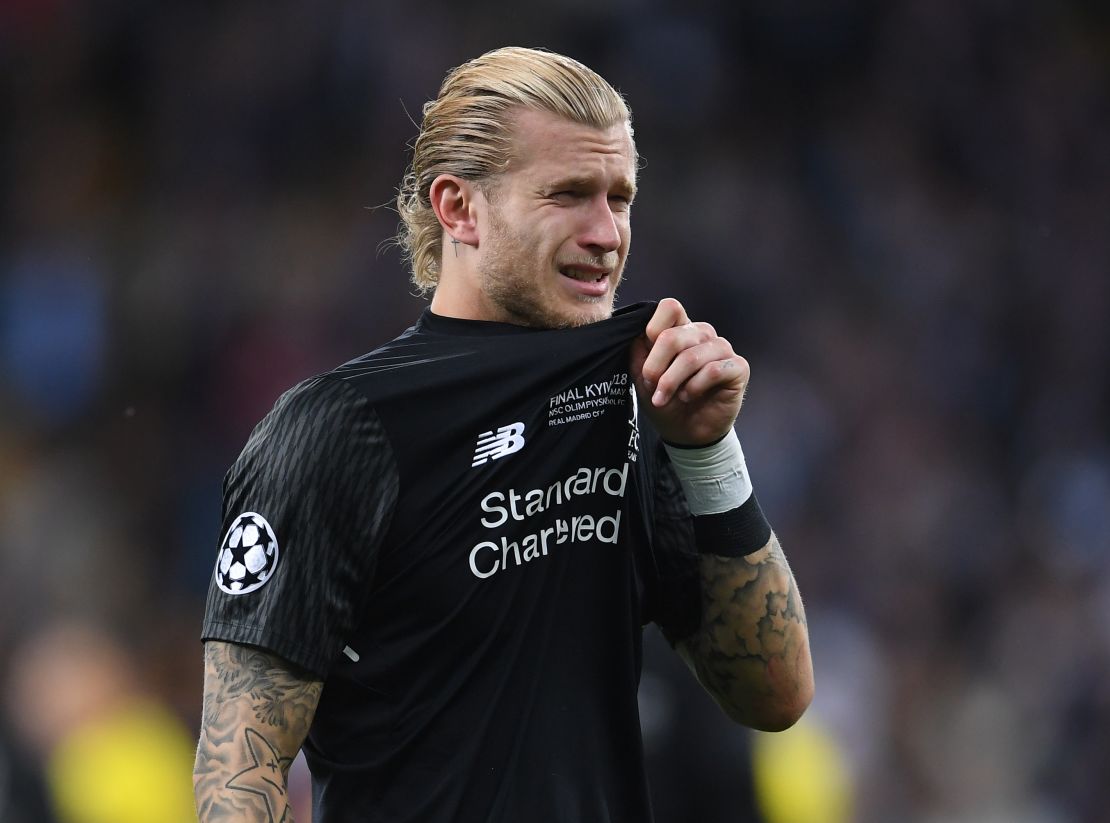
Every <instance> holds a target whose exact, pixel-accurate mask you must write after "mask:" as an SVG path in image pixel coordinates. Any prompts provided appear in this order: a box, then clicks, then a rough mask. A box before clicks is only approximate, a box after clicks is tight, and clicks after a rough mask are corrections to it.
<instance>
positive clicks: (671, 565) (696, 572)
mask: <svg viewBox="0 0 1110 823" xmlns="http://www.w3.org/2000/svg"><path fill="white" fill-rule="evenodd" d="M651 453H652V457H653V459H654V462H655V470H654V472H653V475H654V489H653V506H652V508H653V511H654V514H653V519H652V547H653V552H654V555H655V566H656V569H657V570H658V575H659V594H658V606H657V609H656V613H655V614H654V616H653V619H654V621H655V623H656V624H657V625H658V626H659V628H660V629H661V630H662V632H663V635H664V636H665V637H666V638H667V641H668V642H669V643H670V644H671V645H672V646H673V645H675V644H676V643H678V642H679V641H680V640H683V639H685V638H687V637H689V636H690V635H691V634H693V633H694V632H695V631H697V629H698V626H699V625H700V624H701V577H700V575H701V572H700V562H699V558H698V554H697V551H696V550H695V546H694V518H693V515H691V514H690V509H689V508H688V506H687V504H686V496H685V495H684V494H683V492H682V486H681V485H680V484H679V481H678V477H677V476H676V475H675V473H674V468H673V467H672V466H671V461H670V458H668V457H667V452H666V449H665V448H664V447H663V444H662V441H658V440H656V442H655V443H653V444H652V449H651Z"/></svg>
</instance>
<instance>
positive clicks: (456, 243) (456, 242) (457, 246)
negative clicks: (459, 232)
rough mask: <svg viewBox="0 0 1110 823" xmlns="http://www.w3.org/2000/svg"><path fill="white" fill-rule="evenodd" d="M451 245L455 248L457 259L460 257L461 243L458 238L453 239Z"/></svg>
mask: <svg viewBox="0 0 1110 823" xmlns="http://www.w3.org/2000/svg"><path fill="white" fill-rule="evenodd" d="M451 245H452V246H454V247H455V257H458V256H459V241H458V238H455V237H452V238H451Z"/></svg>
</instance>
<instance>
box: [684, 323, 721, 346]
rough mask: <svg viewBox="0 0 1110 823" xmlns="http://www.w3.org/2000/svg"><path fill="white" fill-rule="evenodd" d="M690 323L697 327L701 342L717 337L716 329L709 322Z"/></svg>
mask: <svg viewBox="0 0 1110 823" xmlns="http://www.w3.org/2000/svg"><path fill="white" fill-rule="evenodd" d="M690 325H691V326H693V327H694V328H695V329H697V331H698V337H699V339H700V340H701V342H703V343H704V342H706V341H708V340H715V339H717V330H716V329H715V328H713V326H711V325H710V324H709V323H691V324H690ZM722 339H723V338H722Z"/></svg>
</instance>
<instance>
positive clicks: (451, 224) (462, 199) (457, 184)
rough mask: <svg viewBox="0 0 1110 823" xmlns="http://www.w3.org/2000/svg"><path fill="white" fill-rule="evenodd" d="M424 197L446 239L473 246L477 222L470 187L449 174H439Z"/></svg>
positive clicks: (472, 190) (476, 234) (476, 239)
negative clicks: (429, 201) (428, 199)
mask: <svg viewBox="0 0 1110 823" xmlns="http://www.w3.org/2000/svg"><path fill="white" fill-rule="evenodd" d="M428 194H429V197H430V199H431V201H432V209H434V210H435V213H436V217H437V218H439V224H440V225H441V226H443V231H444V233H445V234H446V235H447V239H448V240H451V239H454V240H458V241H459V242H460V243H466V244H467V245H468V246H477V245H478V220H477V211H476V209H475V207H474V206H475V203H474V194H475V192H474V185H473V184H472V183H470V182H469V181H467V180H463V179H462V178H461V177H456V176H455V175H453V174H441V175H440V176H439V177H437V178H436V179H435V180H433V181H432V186H431V189H430V190H429V192H428Z"/></svg>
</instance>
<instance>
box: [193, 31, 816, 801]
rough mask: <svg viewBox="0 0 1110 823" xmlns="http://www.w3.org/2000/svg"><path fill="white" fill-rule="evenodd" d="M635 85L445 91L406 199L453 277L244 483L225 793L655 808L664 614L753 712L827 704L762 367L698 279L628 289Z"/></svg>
mask: <svg viewBox="0 0 1110 823" xmlns="http://www.w3.org/2000/svg"><path fill="white" fill-rule="evenodd" d="M636 168H637V154H636V148H635V144H634V142H633V136H632V129H631V125H630V115H629V111H628V109H627V107H626V105H625V102H624V100H623V99H622V98H621V96H620V95H619V94H618V93H617V92H616V91H615V90H614V89H613V88H612V87H611V86H610V85H609V84H608V83H606V82H605V81H604V80H603V79H602V78H601V77H599V76H598V75H597V74H595V73H594V72H593V71H591V70H590V69H588V68H586V67H585V66H583V65H581V64H580V63H577V62H575V61H573V60H570V59H568V58H566V57H562V56H560V55H556V54H552V53H550V52H545V51H536V50H530V49H520V48H506V49H500V50H497V51H494V52H491V53H489V54H486V55H483V56H482V57H479V58H477V59H475V60H472V61H470V62H468V63H465V64H463V65H462V66H460V67H458V68H457V69H455V70H453V71H452V72H450V73H449V74H448V75H447V77H446V79H445V80H444V83H443V85H442V87H441V89H440V93H439V95H438V97H437V98H436V99H435V100H434V101H432V102H430V103H429V104H428V105H427V106H425V109H424V117H423V123H422V126H421V130H420V134H419V137H418V139H417V141H416V143H415V146H414V152H413V160H412V166H411V168H410V170H409V172H408V174H407V175H406V177H405V179H404V181H403V183H402V187H401V192H400V195H399V198H398V205H399V208H400V212H401V215H402V218H403V220H404V227H403V230H402V238H401V240H402V244H403V246H404V248H405V249H406V250H407V252H408V254H409V257H410V259H411V263H412V267H413V279H414V281H415V283H416V284H417V285H418V286H419V287H421V288H422V289H424V290H425V291H426V292H428V293H431V295H432V297H431V305H430V307H429V308H428V309H426V310H425V311H424V313H423V314H422V315H421V317H420V318H419V319H418V321H417V322H416V324H415V325H414V326H413V327H412V328H410V329H409V330H408V331H407V332H405V333H404V334H403V335H401V336H400V337H399V338H397V339H396V340H393V341H392V342H390V343H388V344H386V345H385V346H383V347H382V348H380V349H377V350H376V351H373V352H371V353H370V354H367V355H365V356H363V357H360V358H358V359H356V360H353V361H351V362H349V363H347V364H345V365H343V366H340V367H339V368H337V369H335V370H334V371H332V372H330V373H328V374H325V375H322V376H318V377H315V378H312V379H310V380H307V381H306V382H304V383H302V384H300V385H298V386H297V387H295V388H293V389H292V390H290V391H289V392H287V393H286V394H285V395H283V396H282V397H281V398H280V399H279V400H278V402H277V404H276V406H275V407H274V409H273V410H272V411H271V412H270V414H269V415H268V416H267V417H266V418H265V419H264V420H263V421H262V422H261V423H260V424H259V426H258V428H257V429H256V430H255V431H254V433H253V434H252V435H251V437H250V439H249V441H248V442H247V444H246V447H245V448H244V450H243V453H242V455H241V456H240V457H239V459H238V460H237V462H236V463H235V465H234V466H233V467H232V468H231V470H230V471H229V473H228V475H227V477H226V479H225V484H224V526H223V540H222V542H221V545H220V549H219V552H218V555H217V561H216V570H215V573H214V575H213V580H212V584H211V588H210V592H209V598H208V605H207V610H206V614H205V620H204V628H203V637H204V640H205V693H204V716H203V721H202V728H201V735H200V745H199V748H198V751H197V759H196V768H195V775H194V782H195V786H196V800H197V807H198V810H199V813H200V819H201V820H202V821H205V822H206V823H207V821H216V820H237V821H239V820H252V821H253V820H259V821H279V820H285V821H288V820H289V819H290V818H291V816H292V812H291V811H290V808H289V804H288V800H287V786H286V774H287V771H288V767H289V764H290V763H291V762H292V760H293V758H294V756H295V755H296V754H297V752H298V750H300V749H303V750H304V753H305V757H306V759H307V761H308V765H309V768H310V770H311V772H312V776H313V809H314V818H313V819H314V821H315V823H336V822H337V821H391V822H393V823H400V822H401V821H422V822H423V823H428V822H429V821H432V822H434V821H475V822H477V821H502V822H504V823H521V822H522V821H529V822H530V823H534V822H537V821H538V822H539V823H545V822H546V821H552V823H554V821H568V822H569V821H575V822H576V823H579V822H585V821H589V822H590V823H595V822H596V823H600V821H614V822H616V821H621V822H622V823H644V821H648V820H650V819H651V810H650V806H649V801H648V791H647V787H646V785H645V784H646V778H645V774H644V765H643V753H642V746H641V739H640V727H639V717H638V713H637V699H636V690H637V683H638V679H639V674H640V652H641V633H642V628H643V626H644V625H646V624H647V623H649V622H654V623H656V624H657V625H658V626H659V627H660V628H661V629H662V631H663V632H664V634H665V636H666V637H667V638H668V640H669V641H670V642H671V644H672V645H673V646H674V648H675V649H676V650H677V652H678V653H679V654H680V655H682V657H683V658H685V660H686V661H687V662H688V663H689V665H690V666H691V668H692V669H693V671H694V672H695V673H696V675H697V677H698V679H699V680H700V681H701V683H702V684H703V685H704V686H705V688H706V690H707V691H708V692H709V693H710V694H711V695H712V696H713V697H714V698H715V699H716V701H717V702H718V703H719V704H720V706H721V708H722V709H723V710H724V712H725V713H726V714H727V715H728V716H729V717H730V718H732V719H733V720H736V721H738V722H740V723H743V724H746V725H748V726H752V727H755V728H759V729H769V730H776V729H784V728H786V727H788V726H790V725H791V724H792V723H794V722H795V721H796V720H797V719H798V717H799V716H800V715H801V714H802V712H803V711H804V710H805V708H806V706H807V705H808V703H809V701H810V699H811V696H812V692H813V681H812V670H811V663H810V654H809V643H808V635H807V630H806V623H805V616H804V613H803V610H802V603H801V600H800V598H799V595H798V591H797V587H796V586H795V583H794V579H793V576H792V574H791V572H790V569H789V567H788V566H787V563H786V560H785V558H784V557H783V553H782V550H781V548H780V547H779V544H778V541H777V540H776V539H775V537H774V535H773V534H772V532H771V529H770V526H769V525H768V524H767V521H766V520H765V519H764V516H763V514H762V512H761V511H760V508H759V504H758V503H757V502H756V498H755V496H754V495H753V494H752V486H751V483H750V481H749V479H748V475H747V470H746V468H745V465H744V458H743V453H742V451H741V449H740V444H739V442H738V440H737V438H736V435H735V433H734V430H733V423H734V421H735V420H736V417H737V414H738V413H739V411H740V405H741V400H742V398H743V395H744V389H745V386H746V384H747V380H748V365H747V363H746V362H745V360H744V359H743V358H741V357H740V356H738V355H737V354H736V353H735V352H734V351H733V349H732V346H731V345H730V344H729V342H728V341H727V340H725V339H724V338H721V337H720V336H718V335H717V334H716V333H715V331H714V330H713V328H712V327H711V326H709V325H708V324H706V323H694V322H691V321H690V318H689V317H687V315H686V312H685V310H684V309H683V307H682V305H681V304H680V303H678V302H677V301H676V300H673V299H665V300H662V301H661V302H659V303H658V305H656V304H640V305H634V306H629V307H626V308H623V309H620V310H618V311H616V312H614V311H613V302H614V295H615V292H616V288H617V285H618V283H619V281H620V279H621V272H622V269H623V267H624V263H625V259H626V257H627V255H628V249H629V242H630V213H631V206H632V201H633V198H634V197H635V195H636Z"/></svg>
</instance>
